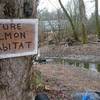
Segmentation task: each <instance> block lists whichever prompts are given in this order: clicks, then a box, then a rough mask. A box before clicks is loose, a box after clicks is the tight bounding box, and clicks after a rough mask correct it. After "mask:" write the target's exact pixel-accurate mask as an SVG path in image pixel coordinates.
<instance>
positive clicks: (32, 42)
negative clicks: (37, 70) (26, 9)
mask: <svg viewBox="0 0 100 100" xmlns="http://www.w3.org/2000/svg"><path fill="white" fill-rule="evenodd" d="M37 42H38V21H37V19H11V20H10V19H1V20H0V59H2V58H9V57H18V56H27V55H34V54H36V53H37V47H38V43H37Z"/></svg>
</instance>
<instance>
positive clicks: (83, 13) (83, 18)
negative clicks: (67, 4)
mask: <svg viewBox="0 0 100 100" xmlns="http://www.w3.org/2000/svg"><path fill="white" fill-rule="evenodd" d="M78 1H79V12H80V14H79V16H80V17H79V18H80V23H81V32H82V42H83V43H87V32H86V22H87V18H86V11H85V5H84V1H83V0H78Z"/></svg>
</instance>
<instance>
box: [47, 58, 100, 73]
mask: <svg viewBox="0 0 100 100" xmlns="http://www.w3.org/2000/svg"><path fill="white" fill-rule="evenodd" d="M48 61H49V60H48ZM48 61H47V62H48ZM48 63H56V64H64V65H72V66H75V67H83V68H86V69H89V70H92V71H95V72H100V63H90V62H82V61H81V62H80V61H77V60H68V59H63V58H53V59H52V60H51V61H49V62H48Z"/></svg>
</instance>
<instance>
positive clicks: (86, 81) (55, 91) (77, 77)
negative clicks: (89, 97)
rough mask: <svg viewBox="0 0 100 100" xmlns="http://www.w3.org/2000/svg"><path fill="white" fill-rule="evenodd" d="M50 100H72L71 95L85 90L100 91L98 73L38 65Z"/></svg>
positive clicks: (51, 65) (60, 66) (99, 75)
mask: <svg viewBox="0 0 100 100" xmlns="http://www.w3.org/2000/svg"><path fill="white" fill-rule="evenodd" d="M35 69H36V70H37V71H40V72H41V75H42V77H43V79H44V85H45V90H44V92H45V93H47V94H48V96H49V98H50V100H72V95H73V94H75V93H76V92H82V91H85V90H93V91H100V73H98V72H97V73H96V72H92V71H89V70H87V69H84V68H79V67H78V68H77V67H73V66H67V65H66V66H64V65H57V64H56V65H53V64H38V65H35Z"/></svg>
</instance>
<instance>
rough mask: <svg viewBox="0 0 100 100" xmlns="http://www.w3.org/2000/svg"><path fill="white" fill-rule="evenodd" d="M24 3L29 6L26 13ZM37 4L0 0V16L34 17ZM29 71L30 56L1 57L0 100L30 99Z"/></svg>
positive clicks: (28, 0)
mask: <svg viewBox="0 0 100 100" xmlns="http://www.w3.org/2000/svg"><path fill="white" fill-rule="evenodd" d="M25 3H28V4H29V7H31V9H29V10H31V11H29V12H28V13H27V12H24V4H25ZM37 5H38V0H0V18H1V19H2V18H9V19H11V18H35V17H36V9H37ZM27 9H28V8H27ZM27 14H28V15H27ZM31 73H32V56H27V57H17V58H7V59H1V60H0V100H32V95H33V94H32V91H31V89H30V76H31Z"/></svg>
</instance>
